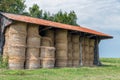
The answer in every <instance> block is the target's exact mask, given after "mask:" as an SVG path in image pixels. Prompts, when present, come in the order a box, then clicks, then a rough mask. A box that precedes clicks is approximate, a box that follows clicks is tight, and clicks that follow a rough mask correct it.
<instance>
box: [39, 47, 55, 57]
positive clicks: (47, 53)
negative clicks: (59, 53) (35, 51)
mask: <svg viewBox="0 0 120 80" xmlns="http://www.w3.org/2000/svg"><path fill="white" fill-rule="evenodd" d="M40 57H41V58H55V48H54V47H46V46H41V55H40Z"/></svg>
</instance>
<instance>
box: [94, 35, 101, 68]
mask: <svg viewBox="0 0 120 80" xmlns="http://www.w3.org/2000/svg"><path fill="white" fill-rule="evenodd" d="M99 43H100V38H99V37H96V40H95V48H94V65H96V66H100V65H101V62H100V59H99Z"/></svg>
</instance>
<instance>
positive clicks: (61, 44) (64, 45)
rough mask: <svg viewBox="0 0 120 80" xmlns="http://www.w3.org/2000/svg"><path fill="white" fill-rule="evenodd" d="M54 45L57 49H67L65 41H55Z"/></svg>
mask: <svg viewBox="0 0 120 80" xmlns="http://www.w3.org/2000/svg"><path fill="white" fill-rule="evenodd" d="M55 47H56V48H57V49H62V50H63V49H68V45H67V43H56V44H55Z"/></svg>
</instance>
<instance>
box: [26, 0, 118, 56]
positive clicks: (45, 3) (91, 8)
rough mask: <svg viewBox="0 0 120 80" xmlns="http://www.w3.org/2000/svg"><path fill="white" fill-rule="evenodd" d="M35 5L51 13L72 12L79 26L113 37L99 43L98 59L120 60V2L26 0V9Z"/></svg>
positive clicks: (105, 0)
mask: <svg viewBox="0 0 120 80" xmlns="http://www.w3.org/2000/svg"><path fill="white" fill-rule="evenodd" d="M35 3H36V4H38V5H39V6H40V8H41V9H43V10H46V11H50V12H51V13H56V12H58V11H59V10H60V9H61V10H62V11H67V12H69V11H70V10H74V11H75V12H76V14H77V17H78V21H77V22H78V24H79V25H81V26H84V27H87V28H91V29H94V30H97V31H101V32H104V33H107V34H110V35H112V36H114V39H112V40H104V41H101V43H100V46H99V47H100V50H99V51H100V57H119V58H120V49H119V47H120V0H34V1H33V0H26V4H27V6H28V7H30V6H32V5H33V4H35ZM27 9H28V8H27ZM27 9H26V10H27Z"/></svg>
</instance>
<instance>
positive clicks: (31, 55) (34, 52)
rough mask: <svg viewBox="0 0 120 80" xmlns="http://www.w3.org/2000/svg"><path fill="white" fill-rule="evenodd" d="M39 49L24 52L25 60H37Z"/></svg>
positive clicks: (29, 49)
mask: <svg viewBox="0 0 120 80" xmlns="http://www.w3.org/2000/svg"><path fill="white" fill-rule="evenodd" d="M39 56H40V55H39V48H28V49H27V52H26V58H27V59H36V58H39Z"/></svg>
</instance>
